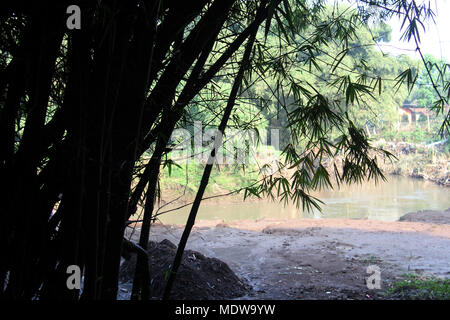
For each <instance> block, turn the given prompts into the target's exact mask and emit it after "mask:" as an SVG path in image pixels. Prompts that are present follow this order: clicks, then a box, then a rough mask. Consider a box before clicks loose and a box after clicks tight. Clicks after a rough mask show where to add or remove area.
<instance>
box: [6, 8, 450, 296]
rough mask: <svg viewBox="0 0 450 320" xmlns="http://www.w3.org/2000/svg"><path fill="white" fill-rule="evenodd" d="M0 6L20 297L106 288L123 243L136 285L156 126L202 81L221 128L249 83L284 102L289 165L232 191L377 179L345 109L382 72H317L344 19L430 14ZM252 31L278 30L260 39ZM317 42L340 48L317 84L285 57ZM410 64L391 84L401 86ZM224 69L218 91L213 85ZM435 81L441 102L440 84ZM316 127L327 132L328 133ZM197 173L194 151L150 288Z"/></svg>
mask: <svg viewBox="0 0 450 320" xmlns="http://www.w3.org/2000/svg"><path fill="white" fill-rule="evenodd" d="M73 4H76V5H78V6H79V7H80V8H81V28H80V29H74V30H69V29H68V28H67V25H66V20H67V18H68V14H67V11H66V9H67V7H68V6H70V5H73ZM0 8H1V13H0V24H1V31H0V32H1V38H0V72H1V79H0V91H1V95H0V130H1V132H0V150H1V152H0V157H1V159H0V181H1V183H2V185H3V188H2V189H3V190H4V191H3V192H2V193H0V197H1V199H0V215H1V223H0V296H1V297H2V298H3V299H23V300H31V299H41V300H45V299H55V300H56V299H61V300H79V299H82V300H94V299H104V300H114V299H116V296H117V290H118V274H119V266H120V259H121V254H122V253H123V251H124V250H128V251H129V252H131V253H132V254H136V255H137V256H138V264H137V267H136V275H135V278H134V284H133V294H132V299H138V300H139V299H143V300H146V299H150V297H151V285H150V281H149V279H150V275H149V270H148V257H147V254H146V249H147V243H148V240H149V234H150V226H151V222H152V213H153V212H154V209H155V208H154V207H155V202H156V200H157V198H158V194H159V189H158V178H159V175H160V169H161V166H162V165H163V162H164V159H165V155H166V154H167V153H168V152H170V148H167V145H168V143H169V142H170V136H171V133H172V132H173V130H174V129H175V128H177V127H178V126H181V125H182V124H183V121H186V118H188V117H189V112H188V111H189V108H190V106H191V104H192V103H193V102H194V101H195V102H196V103H199V101H201V99H199V97H201V96H202V95H205V94H208V95H209V96H212V97H216V99H217V100H216V101H222V100H224V103H216V104H215V108H216V109H215V110H214V112H215V113H216V114H218V117H219V119H220V126H219V130H220V131H221V132H225V133H226V128H227V126H228V125H229V122H228V120H229V118H230V114H231V113H232V111H233V110H234V109H236V108H239V104H238V103H237V100H239V99H240V98H242V97H244V96H245V95H246V93H245V92H246V90H249V88H251V86H252V84H253V83H254V82H255V81H259V82H260V83H261V81H264V80H265V79H269V78H270V79H272V80H273V81H272V82H273V84H274V85H271V84H269V83H267V90H266V93H267V92H270V94H269V95H268V94H265V95H264V96H255V97H252V98H253V99H254V101H260V108H261V109H263V108H265V105H266V104H264V100H271V101H277V107H278V108H280V109H284V110H285V111H286V112H287V113H288V114H289V116H288V121H289V126H288V128H287V129H288V130H289V132H290V135H291V143H289V144H288V145H287V146H286V147H285V149H284V152H283V154H284V159H285V161H284V163H283V166H285V167H290V168H296V170H295V173H294V174H293V175H292V176H290V177H285V176H283V175H281V174H278V175H275V174H273V175H269V176H265V177H264V178H263V179H261V180H260V181H259V183H258V184H256V185H252V186H249V187H248V188H246V190H245V191H246V195H256V196H260V195H269V196H270V195H273V194H274V193H276V194H277V196H279V197H281V198H282V199H284V200H287V201H294V202H297V203H299V204H303V205H304V206H306V207H311V206H315V205H317V201H318V200H317V201H316V200H315V199H314V198H312V197H311V196H309V191H310V190H313V189H315V188H318V187H320V186H322V185H328V184H331V181H332V179H331V176H333V177H334V178H335V179H336V180H337V181H338V182H357V181H360V180H361V179H365V178H377V177H382V173H381V171H380V170H379V169H378V166H377V158H376V155H380V154H381V155H384V156H389V154H388V153H386V152H384V151H383V150H374V149H373V148H372V147H371V146H370V144H369V143H368V141H367V138H366V136H365V134H364V132H363V131H362V130H360V129H359V128H357V126H356V125H355V124H354V123H353V122H352V120H351V119H350V117H349V116H348V113H347V110H346V108H347V107H348V106H349V105H351V104H357V103H363V102H364V100H365V99H368V98H376V97H375V96H376V94H377V92H378V90H379V88H381V81H383V80H384V79H381V78H377V77H371V76H370V74H365V72H366V71H362V70H364V69H360V70H361V71H358V73H359V74H357V75H353V76H351V75H345V76H333V74H334V72H335V71H336V70H339V68H341V67H342V65H340V64H341V62H342V58H343V56H345V53H346V50H347V51H348V46H349V42H350V41H349V40H351V39H352V37H353V36H354V30H355V25H357V24H365V23H369V22H368V21H369V20H370V19H383V17H384V16H389V15H393V14H398V15H401V16H405V17H408V19H409V25H411V21H413V22H414V21H420V20H427V19H428V18H429V16H430V15H431V13H430V12H428V11H426V7H421V6H419V5H416V4H415V2H414V1H409V2H406V1H370V3H369V4H368V3H366V2H365V1H359V2H358V6H357V8H356V9H355V10H354V12H353V13H351V14H350V13H349V14H348V15H341V14H334V13H333V15H332V16H330V17H329V18H328V19H327V20H324V19H323V15H321V13H322V12H323V11H324V10H325V8H326V1H303V0H295V1H294V0H261V1H257V0H246V1H240V0H214V1H212V0H198V1H175V0H129V1H118V0H101V1H100V0H99V1H89V0H84V1H83V0H79V1H66V0H59V1H56V0H55V1H51V0H44V1H34V2H27V1H22V0H16V1H11V2H9V1H3V2H2V4H1V5H0ZM408 8H410V9H411V8H412V9H411V10H409V9H408ZM414 10H415V11H414ZM319 17H322V18H319ZM411 19H413V20H411ZM414 19H416V20H414ZM407 24H408V21H407ZM411 28H412V29H410V30H411V33H410V38H411V39H415V37H416V36H417V35H418V33H417V35H416V31H415V29H414V28H413V27H411ZM268 36H271V37H274V36H276V37H277V39H279V43H278V44H277V45H276V46H269V45H268V44H267V42H266V40H267V37H268ZM328 44H330V45H331V44H332V45H337V46H339V47H340V48H342V51H341V53H340V54H339V55H338V56H335V57H332V59H329V60H328V61H329V67H330V70H331V72H330V78H329V79H330V80H329V82H328V83H327V85H328V86H330V87H331V88H334V90H335V95H334V97H332V98H330V97H329V96H325V95H323V94H322V93H321V92H320V91H319V90H317V89H316V87H315V86H314V83H313V82H311V83H308V82H307V81H305V80H299V79H297V78H296V77H295V76H294V73H293V72H292V70H293V69H294V68H295V67H296V66H299V67H301V68H302V69H301V70H303V71H302V72H304V73H312V72H313V71H312V70H314V69H317V67H318V65H317V59H319V57H320V56H322V57H323V56H324V53H323V46H324V45H325V46H326V45H328ZM320 48H322V49H320ZM299 57H301V59H300V58H299ZM429 67H430V66H429ZM296 70H297V72H298V70H299V69H298V68H297V69H296ZM443 71H445V70H443ZM412 72H413V71H411V70H409V73H408V72H406V71H405V73H403V74H402V76H401V77H400V78H398V79H397V80H398V82H400V83H402V82H405V83H407V84H408V85H413V82H414V75H413V74H412ZM224 79H225V80H226V81H227V82H228V83H230V91H229V92H228V93H227V95H226V96H225V97H223V96H220V97H219V96H218V95H214V92H215V91H214V88H215V85H216V83H217V82H218V81H219V80H222V81H223V80H224ZM316 80H317V79H316ZM438 80H439V79H437V80H436V83H435V88H436V90H438V91H439V93H440V94H439V97H440V99H441V104H442V105H444V104H445V103H446V102H447V101H448V94H446V91H445V89H447V90H448V87H446V86H445V85H444V86H440V85H439V84H438V83H437V82H438ZM286 101H287V102H286ZM287 104H289V106H288V105H287ZM441 104H439V103H437V104H436V108H439V107H440V105H441ZM447 122H448V117H447ZM331 131H333V132H334V133H336V132H338V133H339V135H338V137H337V138H334V139H331V138H329V137H330V132H331ZM300 143H302V144H303V145H304V146H305V147H304V149H303V150H301V151H300V150H298V148H297V147H296V145H298V144H300ZM371 152H373V153H371ZM338 153H340V154H343V155H345V159H346V162H345V166H344V168H343V170H341V171H340V170H339V169H336V170H335V171H334V172H327V171H326V170H325V169H324V167H323V166H322V164H321V161H322V160H323V159H325V158H327V157H328V158H329V157H333V156H334V155H336V154H338ZM374 155H375V156H374ZM144 156H146V158H145V159H146V160H145V161H143V159H144V158H143V157H144ZM210 157H212V158H214V150H212V151H211V154H210ZM210 172H211V165H207V166H206V167H205V173H204V175H203V178H202V182H201V185H200V187H199V193H198V194H197V197H196V200H195V203H194V206H193V207H192V210H191V215H190V217H189V221H188V223H187V227H186V230H185V233H184V235H183V238H182V242H181V243H180V245H179V249H178V250H179V251H178V253H177V258H176V259H175V262H174V266H173V269H172V272H171V273H170V276H169V285H168V288H167V289H166V294H165V298H166V299H168V298H170V289H171V283H173V281H176V270H177V267H178V263H179V260H180V259H179V258H180V257H181V254H182V253H183V249H184V247H185V244H186V241H187V239H188V237H189V232H190V228H192V226H193V224H194V222H195V216H196V211H197V210H198V207H199V206H200V202H201V200H202V196H203V194H202V190H204V188H205V186H206V185H207V183H208V178H209V175H210ZM138 208H141V209H142V210H143V211H144V215H143V219H142V227H141V234H140V241H139V243H132V242H130V241H129V240H127V239H124V231H125V229H126V228H127V226H128V225H129V220H130V217H131V216H132V215H134V214H135V213H136V211H137V210H138ZM70 265H78V266H80V267H81V269H82V271H83V284H82V290H69V289H68V288H67V286H66V279H67V273H66V270H67V267H68V266H70Z"/></svg>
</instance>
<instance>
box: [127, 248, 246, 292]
mask: <svg viewBox="0 0 450 320" xmlns="http://www.w3.org/2000/svg"><path fill="white" fill-rule="evenodd" d="M148 248H149V249H148V253H149V267H150V277H151V283H152V292H151V294H152V297H153V298H154V299H159V298H161V296H162V293H163V290H164V287H165V285H166V281H167V279H166V275H167V274H168V272H169V270H170V267H171V265H172V263H173V259H174V257H175V253H176V250H177V247H176V245H174V244H173V243H171V242H170V241H169V240H167V239H165V240H163V241H161V242H159V243H158V242H153V241H150V242H149V244H148ZM135 265H136V256H135V255H133V256H132V257H131V258H130V259H129V260H127V261H125V262H123V263H122V265H121V269H120V281H121V282H123V283H126V282H130V281H131V280H132V279H133V277H134V270H135ZM249 289H250V288H249V287H248V286H247V285H246V284H244V283H243V282H242V281H241V280H240V279H239V278H238V277H237V276H236V275H235V274H234V272H233V271H232V270H231V269H230V268H229V267H228V265H227V264H226V263H225V262H223V261H221V260H219V259H216V258H208V257H205V256H204V255H203V254H201V253H199V252H197V251H192V250H185V252H184V255H183V259H182V263H181V265H180V268H179V269H178V275H177V278H176V281H175V284H174V287H173V289H172V295H171V299H177V300H185V299H190V300H206V299H207V300H214V299H217V300H219V299H232V298H237V297H241V296H243V295H244V294H246V293H247V292H248V291H249Z"/></svg>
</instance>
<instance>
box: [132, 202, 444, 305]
mask: <svg viewBox="0 0 450 320" xmlns="http://www.w3.org/2000/svg"><path fill="white" fill-rule="evenodd" d="M444 214H450V211H448V210H447V211H445V212H444ZM182 231H183V228H182V226H176V225H175V226H174V225H172V226H168V225H162V224H155V225H154V226H153V227H152V233H151V240H152V241H157V242H160V241H163V240H164V239H167V240H169V241H171V242H172V243H175V244H177V243H178V241H179V238H180V236H181V233H182ZM138 233H139V230H137V232H135V233H134V235H133V236H132V238H133V239H135V240H137V237H138ZM187 248H188V249H190V250H194V251H198V252H200V253H202V254H203V255H205V256H207V257H213V258H217V259H220V260H221V261H223V262H225V263H226V264H228V266H229V267H230V268H231V269H232V270H233V271H234V272H235V274H236V275H237V276H238V277H239V278H240V279H241V280H242V281H243V282H245V283H246V284H247V285H248V286H249V287H251V290H249V291H248V292H247V294H246V295H244V296H242V297H241V298H240V299H382V298H383V292H384V291H385V290H386V289H387V288H389V287H390V286H391V285H392V283H393V282H395V281H398V280H400V279H402V278H403V276H404V274H405V273H418V274H429V275H430V274H432V275H434V276H437V277H440V278H449V277H450V266H449V261H450V250H449V248H450V226H449V225H445V224H436V223H428V222H415V221H413V222H411V221H407V222H403V221H397V222H383V221H371V220H350V219H295V220H270V219H263V220H258V221H251V220H247V221H239V222H231V223H228V224H224V223H223V222H221V221H198V222H197V223H196V225H195V227H194V230H193V231H192V234H191V237H190V239H189V242H188V245H187ZM371 265H376V266H378V267H379V268H380V271H381V289H379V290H371V289H368V288H367V285H366V283H365V282H366V278H367V277H368V276H369V275H370V274H368V273H367V272H366V271H367V267H369V266H371Z"/></svg>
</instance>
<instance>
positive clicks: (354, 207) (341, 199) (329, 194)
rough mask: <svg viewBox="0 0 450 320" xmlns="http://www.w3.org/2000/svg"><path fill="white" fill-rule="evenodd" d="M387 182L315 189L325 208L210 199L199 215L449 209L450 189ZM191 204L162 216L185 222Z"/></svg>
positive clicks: (393, 215) (356, 214) (387, 214)
mask: <svg viewBox="0 0 450 320" xmlns="http://www.w3.org/2000/svg"><path fill="white" fill-rule="evenodd" d="M387 179H388V181H387V182H379V183H378V184H375V183H373V182H369V183H365V184H363V185H350V186H348V185H345V186H341V188H340V189H335V190H323V191H319V192H316V193H314V196H316V197H318V198H319V199H321V200H322V201H323V202H324V203H325V204H324V205H322V212H319V211H318V210H315V211H313V212H304V211H303V210H302V208H297V207H296V206H295V205H286V206H285V205H283V204H281V203H278V202H272V201H265V200H262V201H258V202H244V201H243V202H242V203H226V202H223V203H222V202H220V203H209V202H208V201H204V202H203V203H202V205H201V206H200V209H199V213H198V216H197V219H202V220H217V219H220V220H224V221H225V222H229V221H236V220H248V219H250V220H251V219H255V220H257V219H262V218H271V219H298V218H350V219H369V220H382V221H397V220H398V219H399V218H400V217H401V216H402V215H404V214H406V213H408V212H413V211H419V210H425V209H428V210H445V209H447V208H449V207H450V189H449V188H446V187H441V186H439V185H436V184H435V183H433V182H429V181H424V180H420V179H413V178H406V177H400V176H388V177H387ZM189 209H190V206H189V207H186V208H183V209H180V210H178V211H174V212H170V213H167V214H164V215H162V216H160V220H161V222H163V223H165V224H184V223H185V222H186V219H187V216H188V214H189Z"/></svg>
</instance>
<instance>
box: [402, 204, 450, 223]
mask: <svg viewBox="0 0 450 320" xmlns="http://www.w3.org/2000/svg"><path fill="white" fill-rule="evenodd" d="M399 221H411V222H426V223H436V224H450V208H448V209H447V210H445V211H433V210H423V211H417V212H410V213H407V214H405V215H404V216H402V217H400V219H399Z"/></svg>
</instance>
